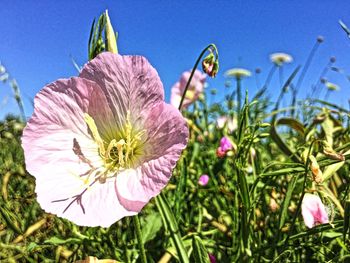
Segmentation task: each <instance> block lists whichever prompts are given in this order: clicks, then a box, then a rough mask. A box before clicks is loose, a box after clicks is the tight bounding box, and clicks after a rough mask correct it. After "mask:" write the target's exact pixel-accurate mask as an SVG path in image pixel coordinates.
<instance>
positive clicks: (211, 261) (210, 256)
mask: <svg viewBox="0 0 350 263" xmlns="http://www.w3.org/2000/svg"><path fill="white" fill-rule="evenodd" d="M208 256H209V260H210V263H216V258H215V257H214V255H213V254H210V253H208Z"/></svg>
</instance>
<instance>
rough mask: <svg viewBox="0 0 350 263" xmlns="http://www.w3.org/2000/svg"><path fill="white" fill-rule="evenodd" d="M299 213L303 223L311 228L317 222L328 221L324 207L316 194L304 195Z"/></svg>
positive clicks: (324, 222)
mask: <svg viewBox="0 0 350 263" xmlns="http://www.w3.org/2000/svg"><path fill="white" fill-rule="evenodd" d="M301 213H302V215H303V218H304V222H305V225H306V226H307V227H308V228H312V227H314V226H315V225H318V224H326V223H328V214H327V212H326V208H325V206H324V205H323V203H322V201H321V199H320V197H319V196H318V195H314V194H305V195H304V198H303V201H302V204H301Z"/></svg>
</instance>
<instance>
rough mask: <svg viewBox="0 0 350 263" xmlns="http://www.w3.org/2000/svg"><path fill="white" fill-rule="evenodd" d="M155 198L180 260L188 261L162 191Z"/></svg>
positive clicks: (175, 223) (172, 215) (185, 262)
mask: <svg viewBox="0 0 350 263" xmlns="http://www.w3.org/2000/svg"><path fill="white" fill-rule="evenodd" d="M155 200H156V204H157V208H158V210H159V212H160V214H161V216H162V219H163V224H164V227H165V229H167V230H168V231H170V236H171V240H172V242H173V244H174V246H175V248H176V251H177V255H178V257H179V259H180V261H181V262H183V263H189V259H188V255H187V252H186V249H185V245H184V243H183V241H182V239H181V235H180V233H179V228H178V225H177V222H176V220H175V217H174V214H173V213H172V211H171V209H170V207H169V204H168V202H167V200H166V198H165V196H164V195H163V193H160V194H159V195H158V196H157V197H156V198H155Z"/></svg>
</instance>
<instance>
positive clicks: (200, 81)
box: [170, 69, 206, 108]
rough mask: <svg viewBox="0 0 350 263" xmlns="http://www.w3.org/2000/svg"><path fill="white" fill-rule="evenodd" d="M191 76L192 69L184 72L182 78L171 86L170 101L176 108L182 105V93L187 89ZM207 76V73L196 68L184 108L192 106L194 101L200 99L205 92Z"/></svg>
mask: <svg viewBox="0 0 350 263" xmlns="http://www.w3.org/2000/svg"><path fill="white" fill-rule="evenodd" d="M190 76H191V71H186V72H184V73H182V75H181V78H180V80H179V81H178V82H176V83H175V84H174V86H173V87H172V88H171V98H170V103H171V105H173V106H174V107H176V108H178V107H179V105H180V102H181V98H182V95H183V93H184V91H185V88H186V85H187V82H188V80H189V78H190ZM205 78H206V75H205V74H204V73H202V72H200V71H199V70H197V69H196V71H195V72H194V74H193V77H192V80H191V83H190V85H189V87H188V90H187V92H186V97H185V99H184V101H183V104H182V108H187V107H188V106H190V105H191V104H192V103H193V102H194V101H196V100H197V99H198V97H199V95H200V94H201V93H203V90H204V83H205Z"/></svg>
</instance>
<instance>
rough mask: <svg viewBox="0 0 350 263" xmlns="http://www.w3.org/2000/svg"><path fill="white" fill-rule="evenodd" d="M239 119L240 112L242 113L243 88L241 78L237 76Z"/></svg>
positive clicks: (238, 117) (238, 116)
mask: <svg viewBox="0 0 350 263" xmlns="http://www.w3.org/2000/svg"><path fill="white" fill-rule="evenodd" d="M236 90H237V119H238V120H239V119H240V113H241V107H242V105H241V102H242V90H241V79H240V78H237V86H236Z"/></svg>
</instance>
